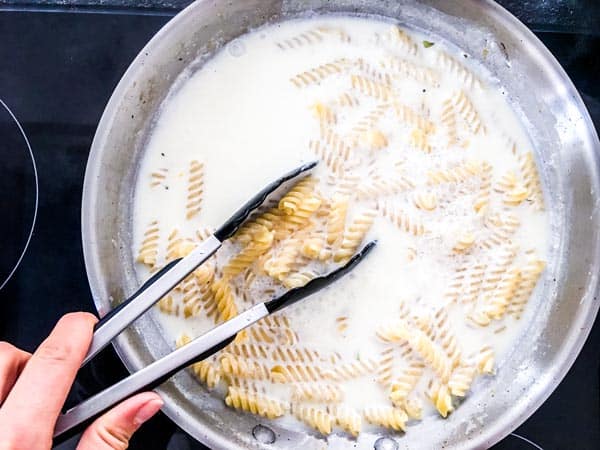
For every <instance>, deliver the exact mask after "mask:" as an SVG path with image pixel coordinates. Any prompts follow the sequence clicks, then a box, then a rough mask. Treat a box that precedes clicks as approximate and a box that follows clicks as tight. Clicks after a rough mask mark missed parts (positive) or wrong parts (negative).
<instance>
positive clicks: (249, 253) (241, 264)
mask: <svg viewBox="0 0 600 450" xmlns="http://www.w3.org/2000/svg"><path fill="white" fill-rule="evenodd" d="M263 228H264V227H263ZM264 229H265V230H266V228H264ZM274 234H275V233H274V232H272V231H264V232H263V233H257V234H255V235H254V238H253V240H252V241H251V242H250V243H248V245H247V246H246V247H245V248H244V249H243V250H242V251H241V252H240V253H238V254H237V255H235V256H234V257H233V258H231V259H230V260H229V261H228V262H227V264H226V265H225V267H223V275H224V276H226V277H228V278H233V277H235V276H236V275H238V274H240V273H241V272H243V271H244V270H245V269H247V268H248V267H249V266H250V265H251V264H252V263H253V262H254V261H255V260H256V258H258V257H259V256H261V255H263V254H265V253H266V252H267V250H269V248H271V245H272V244H273V238H274Z"/></svg>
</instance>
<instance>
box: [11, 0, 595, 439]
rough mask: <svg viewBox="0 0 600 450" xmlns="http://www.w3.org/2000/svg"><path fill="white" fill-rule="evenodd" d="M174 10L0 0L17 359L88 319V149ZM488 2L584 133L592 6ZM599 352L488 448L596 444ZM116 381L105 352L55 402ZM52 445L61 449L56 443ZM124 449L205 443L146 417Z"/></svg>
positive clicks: (146, 4)
mask: <svg viewBox="0 0 600 450" xmlns="http://www.w3.org/2000/svg"><path fill="white" fill-rule="evenodd" d="M65 3H68V4H71V6H69V7H65V6H64V4H65ZM134 3H135V4H134ZM186 3H188V2H187V1H184V0H170V1H151V0H146V1H141V2H123V1H119V0H103V1H93V0H80V1H73V2H69V1H67V2H65V1H54V2H53V1H41V2H35V3H34V2H31V1H29V2H27V1H22V0H0V100H1V102H0V136H1V137H2V139H1V140H0V152H1V153H0V155H1V158H2V159H1V161H0V215H1V217H0V286H1V287H0V339H1V340H8V341H10V342H12V343H14V344H16V345H18V346H20V347H22V348H24V349H27V350H29V351H31V350H33V349H34V348H35V347H36V346H37V345H38V344H39V343H40V342H41V341H42V340H43V338H44V337H45V336H46V335H47V334H48V332H49V331H50V329H51V328H52V326H53V325H54V323H55V322H56V321H57V320H58V318H59V317H60V316H61V315H62V314H64V313H66V312H68V311H74V310H85V311H94V306H93V304H92V301H91V296H90V292H89V287H88V284H87V278H86V274H85V267H84V264H83V256H82V249H81V234H80V203H81V190H82V185H83V176H84V171H85V164H86V161H87V156H88V151H89V148H90V145H91V142H92V138H93V135H94V132H95V129H96V125H97V123H98V121H99V119H100V116H101V114H102V111H103V109H104V106H105V105H106V102H107V101H108V98H109V96H110V94H111V92H112V90H113V89H114V87H115V86H116V84H117V83H118V81H119V79H120V77H121V76H122V74H123V73H124V71H125V70H126V69H127V67H128V65H129V64H130V62H131V61H132V60H133V58H134V57H135V56H136V54H137V53H138V52H139V50H140V49H141V48H142V47H143V46H144V44H145V43H146V42H147V41H148V40H149V39H150V38H151V37H152V36H153V35H154V33H156V32H157V31H158V29H159V28H160V27H162V26H163V25H164V24H165V23H166V22H167V21H168V20H169V19H170V18H171V17H172V16H173V15H174V14H175V13H176V12H177V11H178V10H179V9H180V8H181V7H182V6H184V5H185V4H186ZM501 3H503V4H504V5H505V6H507V7H508V9H509V10H511V11H513V12H514V13H515V14H516V15H517V16H519V17H520V18H522V19H523V20H524V21H525V22H526V23H527V24H528V25H529V26H530V27H531V28H532V29H533V30H534V31H535V32H536V34H537V35H538V36H539V37H540V38H541V39H542V41H544V43H545V44H546V45H547V46H548V47H549V48H550V50H551V51H552V52H553V53H554V55H555V56H556V57H557V58H558V60H559V61H560V62H561V64H562V65H563V67H564V68H565V69H566V71H567V72H568V73H569V75H570V76H571V79H572V80H573V81H574V83H575V85H576V86H577V88H578V89H579V91H580V92H581V94H582V96H583V99H584V101H585V102H586V104H587V106H588V109H589V111H590V113H591V115H592V118H593V119H594V123H595V124H596V127H598V126H599V125H600V84H598V83H597V74H598V73H600V59H598V58H596V55H598V54H600V31H599V29H598V27H597V26H596V25H597V23H598V20H599V18H600V5H598V4H595V3H588V2H574V1H567V0H555V1H535V2H531V1H515V0H505V1H502V2H501ZM98 4H101V6H98ZM5 105H6V106H7V107H8V108H10V109H7V108H5V107H4V106H5ZM11 111H12V113H11ZM12 114H14V117H13V115H12ZM15 118H16V119H18V123H17V121H16V120H15ZM19 124H20V125H19ZM20 126H22V129H21V128H20ZM29 145H30V147H29ZM33 158H35V163H34V162H33ZM34 217H35V226H34V227H33V233H32V234H31V230H32V223H33V221H34ZM30 237H31V239H29V238H30ZM25 248H27V251H26V252H24V249H25ZM23 252H24V253H23ZM21 256H22V260H21ZM19 262H20V264H19V265H18V267H17V268H16V269H15V266H16V265H17V263H19ZM13 271H14V273H12V272H13ZM11 273H12V277H11V278H10V280H8V281H7V282H6V283H5V281H6V279H7V278H8V277H9V275H10V274H11ZM599 347H600V325H599V324H598V323H596V326H595V327H594V328H593V330H592V333H591V335H590V337H589V339H588V341H587V343H586V345H585V347H584V349H583V351H582V352H581V354H580V355H579V357H578V358H577V361H576V362H575V364H574V366H573V367H572V369H571V370H570V372H569V374H568V375H567V377H566V378H565V380H564V381H563V382H562V383H561V384H560V386H559V387H558V388H557V389H556V391H555V392H554V393H553V394H552V396H551V397H550V398H549V399H548V401H546V402H545V403H544V405H543V406H542V407H541V408H540V409H539V410H538V411H537V412H536V413H535V414H534V415H533V416H532V417H531V418H529V419H528V420H527V421H526V422H525V423H524V424H523V425H522V426H521V427H519V428H518V429H517V430H516V431H515V433H514V434H513V435H511V436H509V437H507V438H506V439H505V440H503V441H502V442H501V443H499V444H497V445H496V446H495V447H494V449H495V450H505V449H517V450H518V449H521V448H522V449H533V448H543V449H546V450H547V449H571V448H576V449H597V448H600V389H599V388H600V386H599V384H600V380H599V375H600V374H599V366H600V358H599V355H598V351H597V349H598V348H599ZM126 374H127V371H126V370H125V368H124V367H123V365H122V364H121V362H120V360H119V359H118V357H117V356H116V354H115V352H114V351H113V350H112V348H109V349H106V350H104V351H103V352H102V353H101V354H100V355H99V356H98V357H97V358H96V359H95V360H94V361H93V362H92V363H91V364H90V365H89V366H86V367H85V368H84V369H82V370H81V372H80V374H79V377H78V380H77V382H76V384H75V386H74V388H73V390H72V392H71V395H70V399H69V402H71V403H73V402H75V401H78V400H79V401H80V400H82V399H83V398H85V397H87V396H89V395H90V394H92V393H95V392H97V391H99V390H101V389H102V388H104V387H106V386H108V385H110V384H112V383H114V382H116V381H117V380H119V379H120V378H122V377H124V376H126ZM60 448H62V449H71V448H75V445H74V442H69V443H66V444H64V445H63V446H61V447H60ZM130 448H131V449H134V450H135V449H155V448H156V449H163V448H167V449H170V450H183V449H204V448H205V447H204V446H202V445H200V444H198V443H197V442H195V441H194V440H193V439H192V438H190V437H188V436H187V435H186V434H185V433H184V432H183V431H181V430H180V429H179V428H178V427H177V426H175V425H174V424H173V423H172V422H171V421H170V420H169V419H168V418H166V417H165V416H164V415H160V414H159V415H158V416H157V417H155V418H154V419H152V420H151V421H150V422H149V423H148V424H146V425H144V426H143V427H142V429H141V430H140V431H139V432H138V433H137V435H136V436H135V437H134V439H133V441H132V442H131V445H130Z"/></svg>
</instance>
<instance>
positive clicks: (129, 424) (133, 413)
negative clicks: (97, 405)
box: [77, 392, 163, 450]
mask: <svg viewBox="0 0 600 450" xmlns="http://www.w3.org/2000/svg"><path fill="white" fill-rule="evenodd" d="M162 405H163V402H162V400H161V399H160V397H159V396H158V394H155V393H154V392H145V393H143V394H138V395H136V396H135V397H131V398H130V399H128V400H125V401H124V402H123V403H121V404H119V405H117V406H116V407H115V408H113V409H112V410H110V411H109V412H107V413H106V414H104V415H103V416H102V417H100V418H98V419H97V420H96V421H95V422H94V423H93V424H91V425H90V426H89V428H88V429H87V430H86V431H85V432H84V433H83V436H82V437H81V441H79V445H78V446H77V450H124V449H126V448H127V446H128V445H129V439H131V436H132V435H133V433H134V432H135V431H136V430H137V429H138V428H139V427H140V425H141V424H142V423H144V422H145V421H146V420H148V419H150V417H152V416H153V415H154V414H156V413H157V412H158V410H159V409H160V408H161V406H162Z"/></svg>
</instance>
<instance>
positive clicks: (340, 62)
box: [290, 58, 350, 88]
mask: <svg viewBox="0 0 600 450" xmlns="http://www.w3.org/2000/svg"><path fill="white" fill-rule="evenodd" d="M349 64H350V62H349V61H348V60H347V59H344V58H341V59H336V60H334V61H331V62H328V63H325V64H321V65H319V66H316V67H313V68H311V69H308V70H306V71H304V72H301V73H299V74H297V75H295V76H293V77H292V78H290V81H291V83H292V84H293V85H294V86H296V87H298V88H301V87H308V86H311V85H313V84H319V83H320V82H321V81H323V80H324V79H326V78H327V77H329V76H331V75H335V74H338V73H340V72H342V71H343V70H344V69H345V68H346V67H347V66H348V65H349Z"/></svg>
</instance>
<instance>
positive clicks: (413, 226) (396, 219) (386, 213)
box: [375, 201, 426, 236]
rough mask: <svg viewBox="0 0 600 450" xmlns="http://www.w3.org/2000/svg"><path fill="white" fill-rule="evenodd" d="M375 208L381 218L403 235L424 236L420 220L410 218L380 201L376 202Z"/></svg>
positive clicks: (423, 226)
mask: <svg viewBox="0 0 600 450" xmlns="http://www.w3.org/2000/svg"><path fill="white" fill-rule="evenodd" d="M375 207H376V209H377V211H379V213H380V214H381V215H382V216H383V217H385V218H386V219H388V220H389V221H390V222H392V224H394V225H395V226H396V227H397V228H399V229H400V230H402V231H404V232H405V233H409V234H412V235H414V236H421V235H423V234H425V232H426V229H425V225H423V223H422V222H421V221H420V220H418V219H416V218H414V217H411V216H410V215H408V214H407V213H405V212H404V211H402V210H400V209H395V208H392V207H391V206H390V205H389V204H388V203H386V202H381V201H378V202H377V203H376V205H375Z"/></svg>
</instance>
